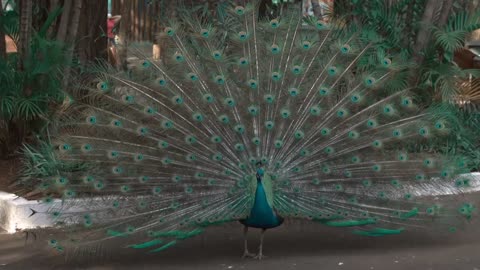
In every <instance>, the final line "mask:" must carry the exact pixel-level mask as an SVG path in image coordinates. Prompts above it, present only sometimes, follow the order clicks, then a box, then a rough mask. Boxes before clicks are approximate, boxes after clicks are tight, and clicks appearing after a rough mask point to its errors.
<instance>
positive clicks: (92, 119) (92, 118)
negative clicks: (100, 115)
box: [86, 115, 97, 125]
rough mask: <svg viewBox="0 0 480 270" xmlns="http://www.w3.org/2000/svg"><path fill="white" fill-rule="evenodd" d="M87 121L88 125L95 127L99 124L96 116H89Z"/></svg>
mask: <svg viewBox="0 0 480 270" xmlns="http://www.w3.org/2000/svg"><path fill="white" fill-rule="evenodd" d="M86 120H87V123H88V124H90V125H95V124H96V123H97V117H95V116H94V115H92V116H88V117H87V119H86Z"/></svg>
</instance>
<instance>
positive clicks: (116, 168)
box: [112, 166, 123, 174]
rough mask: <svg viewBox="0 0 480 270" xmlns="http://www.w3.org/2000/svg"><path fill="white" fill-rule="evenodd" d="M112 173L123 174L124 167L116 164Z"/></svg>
mask: <svg viewBox="0 0 480 270" xmlns="http://www.w3.org/2000/svg"><path fill="white" fill-rule="evenodd" d="M112 173H113V174H122V173H123V168H122V167H120V166H114V167H113V168H112Z"/></svg>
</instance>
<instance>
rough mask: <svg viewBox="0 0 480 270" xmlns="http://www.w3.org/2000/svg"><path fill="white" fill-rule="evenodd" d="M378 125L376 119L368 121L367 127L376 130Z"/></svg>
mask: <svg viewBox="0 0 480 270" xmlns="http://www.w3.org/2000/svg"><path fill="white" fill-rule="evenodd" d="M377 125H378V123H377V120H375V119H368V120H367V127H369V128H375V127H377Z"/></svg>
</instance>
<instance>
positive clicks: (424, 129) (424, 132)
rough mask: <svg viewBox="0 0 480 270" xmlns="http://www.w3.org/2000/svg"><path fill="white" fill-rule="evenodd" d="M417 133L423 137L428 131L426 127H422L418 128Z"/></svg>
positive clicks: (428, 133)
mask: <svg viewBox="0 0 480 270" xmlns="http://www.w3.org/2000/svg"><path fill="white" fill-rule="evenodd" d="M418 134H420V135H421V136H423V137H427V136H428V135H430V132H429V129H428V128H427V127H422V128H420V129H419V130H418Z"/></svg>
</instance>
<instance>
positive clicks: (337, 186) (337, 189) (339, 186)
mask: <svg viewBox="0 0 480 270" xmlns="http://www.w3.org/2000/svg"><path fill="white" fill-rule="evenodd" d="M335 190H336V191H343V186H342V185H341V184H336V185H335Z"/></svg>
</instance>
